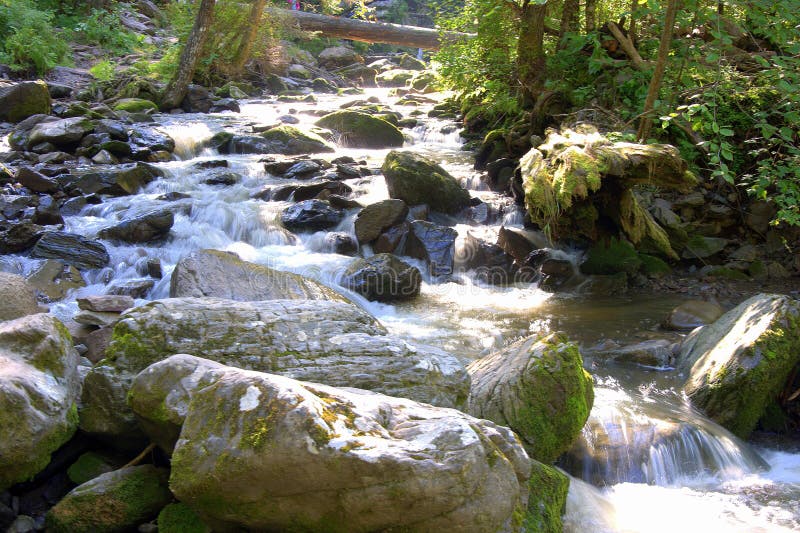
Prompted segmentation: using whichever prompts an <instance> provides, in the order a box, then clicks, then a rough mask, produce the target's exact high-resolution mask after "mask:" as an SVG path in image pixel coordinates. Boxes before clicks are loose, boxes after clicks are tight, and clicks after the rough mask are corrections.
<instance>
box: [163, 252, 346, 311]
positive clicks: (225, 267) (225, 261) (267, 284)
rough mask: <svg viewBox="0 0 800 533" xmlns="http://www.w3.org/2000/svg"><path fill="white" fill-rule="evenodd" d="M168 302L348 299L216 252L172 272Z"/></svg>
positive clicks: (197, 255)
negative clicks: (188, 299)
mask: <svg viewBox="0 0 800 533" xmlns="http://www.w3.org/2000/svg"><path fill="white" fill-rule="evenodd" d="M169 295H170V297H171V298H180V297H187V296H188V297H195V298H196V297H202V296H213V297H215V298H227V299H230V300H237V301H256V300H277V299H290V300H301V299H309V300H337V301H347V299H346V298H345V297H344V296H342V295H340V294H339V293H337V292H336V291H334V290H333V289H330V288H329V287H326V286H325V285H322V284H321V283H318V282H316V281H314V280H312V279H309V278H306V277H303V276H301V275H299V274H293V273H291V272H281V271H280V270H274V269H272V268H269V267H266V266H262V265H257V264H255V263H250V262H248V261H243V260H241V259H239V257H237V256H236V255H234V254H232V253H229V252H222V251H219V250H198V251H196V252H192V253H190V254H188V255H186V256H184V257H182V258H181V260H180V261H178V264H177V265H175V269H174V270H173V271H172V278H171V279H170V286H169Z"/></svg>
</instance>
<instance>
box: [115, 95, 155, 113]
mask: <svg viewBox="0 0 800 533" xmlns="http://www.w3.org/2000/svg"><path fill="white" fill-rule="evenodd" d="M148 109H152V110H154V111H157V110H158V106H157V105H156V104H154V103H153V102H151V101H150V100H145V99H144V98H122V99H120V100H118V101H117V103H116V104H114V110H115V111H127V112H128V113H139V112H141V111H147V110H148Z"/></svg>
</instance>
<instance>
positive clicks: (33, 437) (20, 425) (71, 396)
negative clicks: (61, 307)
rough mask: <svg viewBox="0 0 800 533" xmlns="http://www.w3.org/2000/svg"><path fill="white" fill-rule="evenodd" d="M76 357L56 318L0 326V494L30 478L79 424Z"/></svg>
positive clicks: (40, 316)
mask: <svg viewBox="0 0 800 533" xmlns="http://www.w3.org/2000/svg"><path fill="white" fill-rule="evenodd" d="M79 394H80V380H79V378H78V352H76V351H75V349H74V348H73V346H72V337H70V334H69V333H68V332H67V328H65V327H64V325H63V324H61V322H59V321H58V319H56V318H54V317H52V316H49V315H45V314H36V315H29V316H25V317H22V318H18V319H16V320H9V321H6V322H0V427H2V435H3V437H2V438H0V491H3V490H5V489H6V488H8V487H10V486H11V485H13V484H15V483H19V482H21V481H25V480H27V479H30V478H31V477H33V476H34V475H36V474H38V473H39V472H40V471H42V470H43V469H44V468H45V467H46V466H47V464H48V463H49V462H50V454H51V453H53V452H54V451H56V450H57V449H58V448H59V447H60V446H61V445H62V444H64V443H65V442H67V441H68V440H69V439H70V438H71V437H72V435H73V433H75V430H76V428H77V425H78V415H77V407H76V402H77V400H78V396H79Z"/></svg>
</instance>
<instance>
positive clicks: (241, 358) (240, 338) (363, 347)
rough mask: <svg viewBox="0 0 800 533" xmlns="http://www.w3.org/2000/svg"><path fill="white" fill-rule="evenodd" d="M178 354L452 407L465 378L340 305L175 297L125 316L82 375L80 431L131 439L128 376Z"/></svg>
mask: <svg viewBox="0 0 800 533" xmlns="http://www.w3.org/2000/svg"><path fill="white" fill-rule="evenodd" d="M176 353H189V354H200V355H202V356H203V357H206V358H208V359H213V360H215V361H219V362H221V363H224V364H229V365H233V366H237V367H240V368H248V369H253V370H260V371H269V372H274V373H277V374H283V375H287V376H291V377H293V378H297V379H303V380H308V381H315V382H318V383H326V384H329V385H333V386H342V387H359V388H364V389H370V390H375V391H378V392H383V393H386V394H392V395H397V396H402V397H406V398H411V399H414V400H417V401H424V402H428V403H433V404H436V405H442V406H446V407H458V406H460V405H462V404H463V402H464V400H465V399H466V394H467V390H468V388H469V380H468V377H467V375H466V371H465V370H464V368H463V366H462V365H461V363H460V362H459V361H458V360H457V359H456V358H455V357H453V356H452V355H450V354H448V353H446V352H444V351H442V350H439V349H437V348H433V347H430V346H424V345H418V344H411V343H408V342H405V341H403V340H402V339H399V338H397V337H395V336H392V335H387V334H386V330H385V329H384V328H383V326H381V325H380V324H379V323H378V322H377V321H376V320H375V319H374V318H373V317H371V316H370V315H369V314H367V313H366V312H365V311H363V310H362V309H361V308H359V307H357V306H355V305H353V304H351V303H346V302H342V301H324V300H268V301H259V302H241V301H232V300H223V299H219V298H173V299H167V300H158V301H154V302H150V303H148V304H146V305H144V306H141V307H138V308H135V309H131V310H128V311H127V312H126V313H125V314H124V315H123V316H122V319H121V320H120V321H119V322H118V323H117V324H116V326H115V327H114V333H113V336H112V340H111V343H110V345H109V347H108V349H107V350H106V355H107V358H106V360H105V361H103V362H102V363H101V364H98V365H96V366H95V367H94V368H93V369H92V371H91V372H90V373H89V375H88V376H87V377H86V381H85V383H84V390H83V404H82V410H81V428H82V429H84V430H85V431H87V432H89V433H92V434H96V435H100V436H117V437H118V436H135V435H136V431H137V430H136V424H135V421H134V419H133V415H132V413H131V411H130V409H129V408H127V406H126V403H125V395H126V394H127V392H128V387H129V386H130V382H131V380H132V378H133V376H134V375H135V374H136V373H138V372H140V371H141V370H143V369H144V368H145V367H146V366H148V365H149V364H151V363H154V362H157V361H160V360H161V359H164V358H166V357H169V356H170V355H173V354H176Z"/></svg>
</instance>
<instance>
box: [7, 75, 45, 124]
mask: <svg viewBox="0 0 800 533" xmlns="http://www.w3.org/2000/svg"><path fill="white" fill-rule="evenodd" d="M50 103H51V100H50V93H49V92H48V90H47V84H45V83H44V82H43V81H41V80H39V81H23V82H20V83H14V84H6V83H0V122H19V121H21V120H24V119H26V118H28V117H30V116H32V115H39V114H42V115H48V114H49V113H50Z"/></svg>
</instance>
